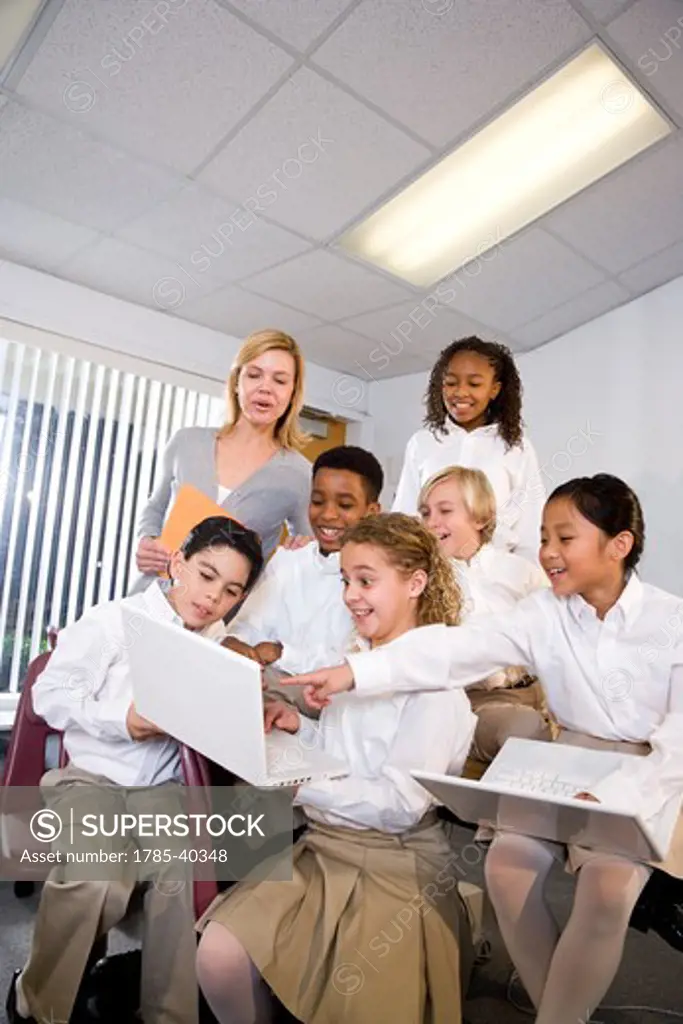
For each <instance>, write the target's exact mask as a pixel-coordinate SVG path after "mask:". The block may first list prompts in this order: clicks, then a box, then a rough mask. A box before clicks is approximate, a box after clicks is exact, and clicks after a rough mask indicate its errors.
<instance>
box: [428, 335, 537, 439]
mask: <svg viewBox="0 0 683 1024" xmlns="http://www.w3.org/2000/svg"><path fill="white" fill-rule="evenodd" d="M462 356H465V357H467V356H470V357H471V356H474V357H475V358H474V359H472V358H470V359H467V358H464V359H463V358H462ZM477 357H480V358H477ZM484 360H485V361H486V362H487V363H488V364H489V367H490V368H491V369H490V371H489V372H488V373H486V371H485V369H484V367H483V365H481V364H482V362H483V361H484ZM491 371H493V372H492V373H491ZM461 376H462V377H463V378H466V379H467V383H464V382H463V383H461ZM468 384H469V387H468V390H469V392H470V394H469V396H468V397H467V398H466V399H464V400H463V399H462V398H461V396H460V392H461V388H462V387H463V385H464V386H465V387H467V386H468ZM425 405H426V407H427V412H426V414H425V418H424V425H425V427H427V429H428V430H431V431H432V433H433V434H434V435H435V436H436V435H438V434H445V433H446V429H445V423H446V420H447V418H448V417H451V418H452V419H453V420H454V421H455V422H456V423H457V424H458V425H459V426H461V427H464V429H465V430H468V429H469V430H473V429H475V428H476V427H479V426H483V425H484V424H485V423H497V424H498V431H499V433H500V436H501V437H502V439H503V441H504V442H505V445H506V447H507V448H514V447H515V446H516V445H520V444H521V443H522V436H523V433H522V382H521V380H520V379H519V373H518V371H517V367H516V365H515V361H514V359H513V358H512V353H511V352H510V349H509V348H507V346H506V345H499V344H498V342H495V341H482V339H481V338H477V337H476V336H474V335H473V336H472V337H470V338H461V339H460V341H454V342H452V343H451V344H450V345H448V347H447V348H445V349H444V350H443V352H441V354H440V355H439V358H438V359H437V361H436V363H435V364H434V367H433V369H432V372H431V374H430V377H429V385H428V387H427V394H426V396H425ZM482 405H483V408H481V406H482ZM480 419H481V422H479V420H480Z"/></svg>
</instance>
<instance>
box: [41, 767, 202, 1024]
mask: <svg viewBox="0 0 683 1024" xmlns="http://www.w3.org/2000/svg"><path fill="white" fill-rule="evenodd" d="M41 790H42V792H43V796H44V799H45V802H46V804H47V806H48V807H50V808H51V809H52V810H55V811H57V812H58V813H59V815H60V817H61V819H62V821H63V822H67V821H69V819H70V815H71V813H72V812H73V820H74V823H75V826H76V829H78V825H79V822H82V818H83V815H84V814H96V815H100V814H104V815H107V816H109V815H112V814H123V813H126V812H127V813H129V814H135V813H138V812H142V811H143V810H144V812H146V813H150V812H152V813H167V814H170V815H171V816H173V815H174V814H176V813H181V811H182V809H183V808H182V804H181V801H180V798H179V794H178V791H177V787H176V786H175V785H161V786H158V787H154V788H153V790H152V792H151V793H150V790H149V789H146V790H144V791H143V790H141V791H140V792H139V793H136V792H134V791H133V792H131V791H126V790H123V789H121V788H120V787H118V786H116V785H114V783H112V782H110V781H109V780H108V779H106V778H104V777H103V776H98V775H93V774H91V773H90V772H86V771H82V770H81V769H78V768H75V767H67V768H56V769H53V770H52V771H49V772H47V774H46V775H44V776H43V779H42V780H41ZM77 834H79V833H77ZM57 842H58V843H59V840H58V841H57ZM88 843H90V844H92V845H90V849H91V850H92V851H93V852H94V853H97V852H98V851H108V852H112V853H114V852H123V851H125V850H127V851H128V856H127V859H126V860H125V862H122V863H120V864H111V863H110V864H107V865H106V868H103V867H102V866H95V865H84V864H73V863H60V864H58V865H57V866H56V867H55V868H54V869H53V871H52V872H51V873H50V875H49V877H48V879H47V880H46V882H45V884H44V886H43V891H42V894H41V899H40V905H39V907H38V914H37V918H36V923H35V927H34V931H33V940H32V944H31V952H30V955H29V959H28V963H27V964H26V967H25V968H24V971H23V972H22V975H21V989H22V993H23V995H24V997H25V999H26V1002H27V1003H28V1006H29V1009H30V1012H31V1015H32V1016H33V1017H35V1019H36V1020H37V1021H39V1022H41V1024H42V1022H46V1024H50V1022H59V1021H68V1020H69V1017H70V1015H71V1012H72V1009H73V1006H74V1002H75V999H76V995H77V992H78V988H79V985H80V983H81V980H82V978H83V973H84V970H85V966H86V964H87V961H88V957H89V955H90V952H91V950H92V947H93V944H94V942H95V940H96V939H97V938H98V937H99V936H101V935H104V934H106V933H107V932H108V931H109V929H110V928H112V927H113V926H114V925H115V924H117V923H118V922H119V921H121V920H122V919H123V917H124V916H125V914H126V910H127V908H128V902H129V900H130V897H131V894H132V892H133V889H134V888H135V886H136V885H137V884H138V883H139V882H145V883H146V892H145V895H144V931H143V941H142V986H141V988H142V991H141V1007H142V1019H143V1021H144V1024H197V1019H198V1002H197V1000H198V995H197V982H196V977H195V954H196V942H195V937H194V931H193V929H194V912H193V899H192V878H191V873H190V872H189V871H188V877H187V878H186V879H184V880H183V881H179V880H178V879H179V870H180V865H179V863H178V862H177V861H176V862H174V863H173V864H172V865H170V866H169V865H168V864H163V863H147V864H145V863H144V862H143V863H136V862H135V859H134V857H133V855H132V850H133V849H134V848H135V841H134V840H133V841H132V842H131V840H127V839H125V838H122V837H121V836H111V837H105V836H103V835H97V836H95V837H93V838H92V839H90V840H88V839H86V838H85V837H84V836H82V835H80V838H79V843H78V850H79V851H87V850H88V845H87V844H88ZM173 843H174V840H173V839H170V838H169V837H167V836H160V837H150V838H147V837H145V839H144V840H140V845H141V846H142V845H144V847H145V848H147V849H150V848H151V847H159V848H166V849H167V848H169V847H170V846H171V845H172V844H173ZM175 843H177V840H175ZM55 848H56V847H55ZM88 874H91V875H92V876H93V880H92V881H89V880H84V879H87V878H88ZM98 877H99V878H100V879H101V878H103V877H106V878H109V879H110V880H109V881H98V880H96V879H97V878H98Z"/></svg>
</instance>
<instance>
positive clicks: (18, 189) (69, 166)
mask: <svg viewBox="0 0 683 1024" xmlns="http://www.w3.org/2000/svg"><path fill="white" fill-rule="evenodd" d="M178 187H179V181H178V179H177V177H176V176H175V175H172V174H171V173H170V172H169V173H166V172H164V171H162V170H157V169H156V168H154V167H150V166H149V165H147V164H143V163H141V162H139V161H137V160H133V159H131V158H130V157H125V156H124V155H123V154H122V153H120V152H117V151H116V150H115V149H112V148H110V147H109V146H106V145H104V144H102V143H100V142H96V141H94V140H93V139H90V138H88V137H87V136H86V135H85V134H84V133H83V132H81V131H79V130H78V129H77V128H76V127H71V126H69V125H64V124H62V123H60V122H59V121H54V120H52V119H51V118H48V117H46V116H44V115H42V114H38V113H35V112H34V111H31V110H26V109H25V108H24V107H22V106H20V105H19V104H17V103H8V104H7V105H6V106H5V107H4V108H0V194H2V195H4V196H6V197H7V198H9V199H14V200H17V201H18V202H23V203H26V204H28V205H29V206H35V207H36V208H38V209H41V210H45V211H46V212H48V213H53V214H55V215H56V216H58V217H63V218H64V219H65V220H69V221H73V222H74V223H76V224H84V225H86V226H87V227H91V228H94V229H99V230H101V231H112V230H114V229H115V228H117V227H119V225H120V224H122V223H125V221H127V220H130V219H131V218H133V217H137V216H139V215H140V214H141V213H142V212H143V211H144V210H146V209H149V207H151V206H153V205H155V204H156V203H159V202H161V200H162V199H165V198H166V197H167V196H169V195H170V194H171V193H172V192H174V191H177V189H178Z"/></svg>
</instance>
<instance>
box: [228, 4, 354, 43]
mask: <svg viewBox="0 0 683 1024" xmlns="http://www.w3.org/2000/svg"><path fill="white" fill-rule="evenodd" d="M349 4H350V0H230V2H229V3H228V4H227V6H229V7H234V8H237V10H240V11H242V13H243V14H246V15H247V16H248V17H250V18H253V20H254V21H257V22H258V23H259V24H260V25H263V26H264V27H265V28H267V29H268V30H269V31H270V32H273V33H274V34H275V35H276V36H280V38H281V39H284V40H285V41H286V42H288V43H290V44H291V45H292V46H296V47H297V48H298V49H299V50H305V49H306V48H307V47H308V46H310V44H311V43H312V42H313V40H314V39H317V38H318V36H319V35H321V34H322V33H323V32H324V31H325V30H326V29H327V28H329V26H330V25H331V24H332V22H333V21H334V20H335V18H338V17H339V15H340V14H341V13H342V12H343V11H344V10H346V8H347V7H348V6H349Z"/></svg>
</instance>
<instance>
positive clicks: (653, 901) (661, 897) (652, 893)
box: [630, 868, 683, 952]
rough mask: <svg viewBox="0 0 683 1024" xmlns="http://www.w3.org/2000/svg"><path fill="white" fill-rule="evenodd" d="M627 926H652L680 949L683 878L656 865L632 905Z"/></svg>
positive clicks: (682, 946)
mask: <svg viewBox="0 0 683 1024" xmlns="http://www.w3.org/2000/svg"><path fill="white" fill-rule="evenodd" d="M630 926H631V928H636V929H637V930H638V931H640V932H648V931H649V930H650V929H652V931H653V932H656V933H657V935H659V937H660V938H662V939H664V941H665V942H667V943H668V944H669V945H670V946H672V947H673V949H677V950H679V951H680V952H683V880H681V879H680V878H673V877H672V876H671V875H667V874H666V873H665V872H664V871H660V870H659V869H657V868H656V869H655V870H654V871H653V872H652V874H651V875H650V877H649V879H648V881H647V885H646V886H645V888H644V889H643V891H642V892H641V894H640V896H639V898H638V902H637V903H636V905H635V907H634V908H633V913H632V914H631V920H630Z"/></svg>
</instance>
